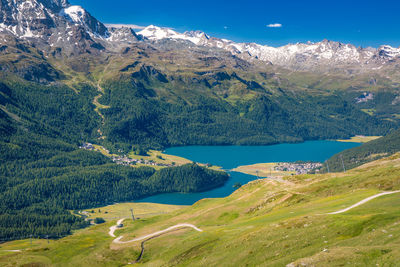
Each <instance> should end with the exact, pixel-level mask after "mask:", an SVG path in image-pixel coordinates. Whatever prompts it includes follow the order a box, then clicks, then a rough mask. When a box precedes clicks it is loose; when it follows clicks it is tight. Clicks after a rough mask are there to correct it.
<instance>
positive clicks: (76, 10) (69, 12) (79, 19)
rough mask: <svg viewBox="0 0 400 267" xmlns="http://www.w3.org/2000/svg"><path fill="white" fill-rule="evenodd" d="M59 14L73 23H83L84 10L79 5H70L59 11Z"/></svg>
mask: <svg viewBox="0 0 400 267" xmlns="http://www.w3.org/2000/svg"><path fill="white" fill-rule="evenodd" d="M60 15H61V16H64V17H66V18H68V19H69V20H70V21H71V22H74V23H75V24H84V23H85V15H86V11H85V10H84V9H83V8H82V7H81V6H70V7H67V8H64V9H63V10H61V11H60Z"/></svg>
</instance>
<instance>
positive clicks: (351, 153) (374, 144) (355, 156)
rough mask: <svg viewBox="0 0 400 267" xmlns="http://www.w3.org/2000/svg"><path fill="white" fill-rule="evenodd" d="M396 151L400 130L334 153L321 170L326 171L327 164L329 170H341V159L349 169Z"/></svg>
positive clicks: (398, 148)
mask: <svg viewBox="0 0 400 267" xmlns="http://www.w3.org/2000/svg"><path fill="white" fill-rule="evenodd" d="M398 151H400V130H397V131H394V132H392V133H391V134H389V135H387V136H384V137H381V138H379V139H376V140H373V141H370V142H368V143H365V144H363V145H362V146H359V147H355V148H351V149H348V150H345V151H342V152H341V153H338V154H336V155H334V156H333V157H332V158H330V159H329V160H328V161H327V162H326V163H325V166H324V169H323V171H327V166H328V165H329V169H330V171H334V172H339V171H343V166H342V159H343V164H344V166H345V168H346V169H347V170H349V169H352V168H355V167H357V166H360V165H362V164H364V163H367V162H370V161H373V160H377V159H379V158H383V157H387V156H390V155H392V154H394V153H396V152H398Z"/></svg>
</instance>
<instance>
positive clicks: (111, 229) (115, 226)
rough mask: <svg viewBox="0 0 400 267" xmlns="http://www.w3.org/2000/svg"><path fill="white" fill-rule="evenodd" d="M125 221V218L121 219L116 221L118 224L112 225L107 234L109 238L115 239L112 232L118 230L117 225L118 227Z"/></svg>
mask: <svg viewBox="0 0 400 267" xmlns="http://www.w3.org/2000/svg"><path fill="white" fill-rule="evenodd" d="M125 219H126V218H122V219H120V220H118V222H117V224H116V225H113V226H111V227H110V231H109V232H108V234H109V235H110V236H111V237H116V236H115V234H114V232H115V230H117V229H118V225H120V224H121V223H122V222H123V221H124V220H125Z"/></svg>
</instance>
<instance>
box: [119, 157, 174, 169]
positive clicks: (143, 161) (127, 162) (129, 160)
mask: <svg viewBox="0 0 400 267" xmlns="http://www.w3.org/2000/svg"><path fill="white" fill-rule="evenodd" d="M111 159H112V161H114V162H115V163H117V164H119V165H125V166H129V165H135V164H143V165H149V166H161V167H171V166H172V165H170V164H164V163H157V162H154V161H152V160H146V159H132V158H129V157H128V156H126V155H124V156H113V157H112V158H111Z"/></svg>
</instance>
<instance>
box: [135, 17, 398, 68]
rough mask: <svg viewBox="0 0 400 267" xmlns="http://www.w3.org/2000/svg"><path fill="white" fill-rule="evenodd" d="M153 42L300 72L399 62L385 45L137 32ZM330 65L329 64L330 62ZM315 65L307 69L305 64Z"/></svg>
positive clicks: (155, 29)
mask: <svg viewBox="0 0 400 267" xmlns="http://www.w3.org/2000/svg"><path fill="white" fill-rule="evenodd" d="M138 34H139V35H142V36H144V37H146V38H148V39H150V40H153V41H158V40H162V39H181V40H188V41H190V42H192V43H194V44H196V45H204V46H208V47H216V48H222V49H225V50H227V51H229V52H231V53H232V54H234V55H238V56H240V57H242V58H244V59H259V60H261V61H265V62H271V63H272V64H274V65H278V66H286V67H291V68H296V67H297V68H299V69H316V68H317V67H319V65H321V64H318V63H319V62H321V63H322V65H328V64H331V63H332V61H334V63H335V64H339V65H340V64H359V65H362V66H368V67H370V68H372V69H373V68H376V67H379V66H381V65H382V64H386V63H387V62H388V61H391V60H397V59H399V58H400V48H394V47H391V46H389V45H382V46H380V47H378V48H371V47H367V48H361V47H358V48H357V47H355V46H354V45H352V44H343V43H341V42H335V41H330V40H327V39H325V40H323V41H321V42H317V43H311V42H308V43H296V44H287V45H285V46H281V47H271V46H268V45H260V44H257V43H236V42H233V41H230V40H226V39H220V38H215V37H210V36H208V35H207V34H206V33H204V32H201V31H187V32H184V33H183V34H181V33H178V32H175V31H173V30H172V29H169V28H161V27H157V26H154V25H150V26H148V27H146V28H145V29H143V30H141V31H139V32H138ZM328 61H329V62H328ZM303 62H304V63H308V64H313V63H314V64H315V63H317V64H316V65H315V68H313V66H307V65H305V64H302V63H303Z"/></svg>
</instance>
